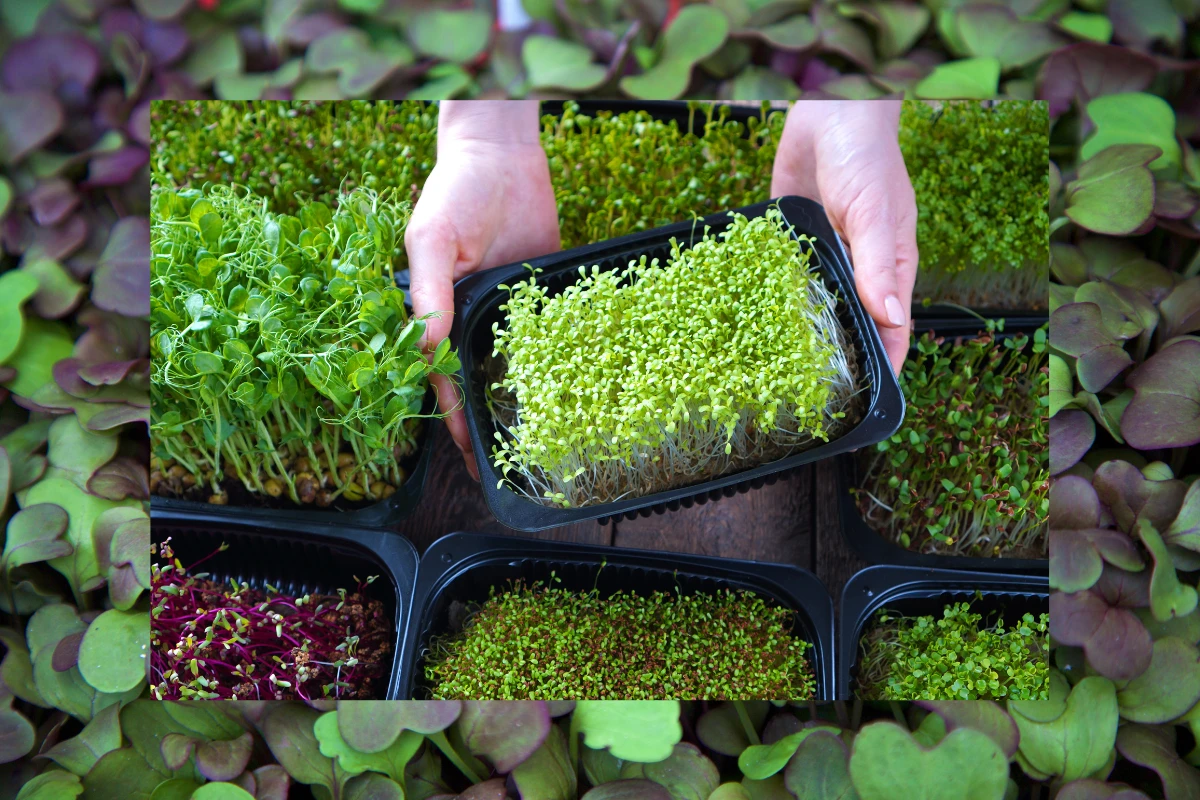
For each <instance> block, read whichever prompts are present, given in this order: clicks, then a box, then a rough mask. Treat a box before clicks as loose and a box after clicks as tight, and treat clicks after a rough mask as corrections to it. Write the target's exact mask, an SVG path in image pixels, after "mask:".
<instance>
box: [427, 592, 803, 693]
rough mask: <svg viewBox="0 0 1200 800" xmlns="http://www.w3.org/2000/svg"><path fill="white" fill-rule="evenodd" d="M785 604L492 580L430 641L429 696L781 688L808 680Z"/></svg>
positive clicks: (739, 595)
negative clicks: (484, 596) (472, 606)
mask: <svg viewBox="0 0 1200 800" xmlns="http://www.w3.org/2000/svg"><path fill="white" fill-rule="evenodd" d="M793 618H794V614H793V612H791V611H789V610H787V609H785V608H780V607H774V606H771V605H769V604H768V603H767V602H766V601H764V600H763V599H762V598H760V597H758V596H757V595H754V594H752V593H750V592H733V591H729V590H725V591H724V592H718V593H714V594H695V595H682V594H675V595H673V594H670V593H666V592H654V593H652V594H649V595H642V594H638V593H636V592H618V593H616V594H614V595H611V596H608V597H603V596H601V595H600V593H599V592H597V591H595V590H593V591H590V592H572V591H568V590H565V589H558V588H554V587H553V586H546V585H544V584H541V583H537V584H534V585H532V586H526V585H524V584H521V583H517V584H515V585H513V586H511V587H510V588H508V589H504V590H500V591H497V589H496V588H495V587H493V588H492V591H491V598H490V599H489V600H488V601H486V602H485V603H483V604H482V605H481V606H480V607H479V608H478V609H477V610H475V611H474V612H473V613H472V615H471V617H470V619H469V620H468V621H467V623H466V625H465V627H464V629H463V630H462V631H461V632H459V633H456V634H452V635H449V636H446V637H442V638H440V639H438V640H436V641H434V642H433V643H432V645H431V652H430V653H429V655H428V656H427V657H426V662H425V678H426V680H427V681H428V685H429V692H430V694H432V696H433V697H435V698H451V699H453V698H468V697H489V698H496V699H504V700H514V699H515V700H522V699H527V698H564V697H566V698H595V699H620V700H637V699H658V698H672V697H682V698H685V699H692V698H714V699H717V698H722V699H723V698H730V699H742V698H756V697H787V698H794V699H796V700H806V699H808V698H811V697H812V696H813V693H814V691H815V688H816V682H815V679H814V676H813V673H812V667H811V666H810V665H809V663H808V660H807V659H806V658H805V656H804V654H805V652H806V651H807V650H808V649H809V648H810V647H811V645H810V644H809V643H808V642H806V641H804V640H803V639H801V638H798V637H796V636H795V635H793V632H792V624H793Z"/></svg>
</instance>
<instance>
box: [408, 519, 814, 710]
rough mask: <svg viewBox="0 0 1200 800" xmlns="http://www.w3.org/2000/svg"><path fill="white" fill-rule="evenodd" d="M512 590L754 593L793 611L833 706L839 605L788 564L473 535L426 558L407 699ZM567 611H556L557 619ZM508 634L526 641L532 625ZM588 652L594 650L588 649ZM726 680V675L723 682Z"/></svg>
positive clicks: (412, 630) (529, 646)
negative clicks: (445, 648)
mask: <svg viewBox="0 0 1200 800" xmlns="http://www.w3.org/2000/svg"><path fill="white" fill-rule="evenodd" d="M514 582H520V584H521V585H523V586H525V587H532V586H533V585H534V584H536V583H539V582H541V583H542V584H543V585H544V586H545V587H547V588H552V589H565V590H567V591H570V592H572V593H580V594H582V593H587V592H592V591H593V590H594V591H595V592H596V593H597V595H598V597H599V599H600V600H601V602H603V601H604V600H607V599H609V598H611V597H612V596H613V595H614V594H616V593H625V594H628V593H630V592H633V593H636V594H637V595H639V596H641V597H643V598H646V597H648V596H649V595H650V594H651V593H654V592H662V593H664V594H667V595H676V596H695V595H705V594H706V595H714V594H716V593H718V592H724V591H726V590H728V591H731V592H734V593H737V592H748V593H750V594H753V595H755V596H756V597H757V598H760V599H761V600H762V601H763V602H764V603H765V607H766V608H773V609H785V610H787V611H790V612H793V616H792V627H791V629H790V630H788V631H786V633H788V634H790V635H792V636H794V637H795V638H799V639H801V640H802V641H804V642H806V643H808V645H809V646H808V647H807V648H806V649H805V651H804V658H805V659H806V660H807V661H808V664H809V665H810V666H811V671H812V675H811V678H812V679H813V680H814V681H815V690H814V691H815V697H814V699H817V700H828V699H832V698H833V690H834V662H833V601H832V598H831V597H830V595H829V591H828V590H827V589H826V588H825V585H824V584H822V583H821V581H820V580H819V579H818V578H817V577H816V576H815V575H813V574H812V573H811V572H808V571H807V570H803V569H800V568H799V567H795V566H791V565H787V564H766V563H759V562H753V561H740V560H737V559H729V558H711V557H707V556H699V555H687V554H680V553H662V552H656V551H652V550H637V549H631V548H622V547H607V546H594V545H581V544H571V543H564V542H553V541H543V540H537V539H525V538H520V537H511V536H497V535H491V534H476V533H452V534H450V535H448V536H443V537H442V538H441V539H439V540H438V541H436V542H434V543H433V545H431V546H430V548H429V549H428V550H426V551H425V554H424V555H423V556H422V558H421V568H420V570H419V574H418V577H417V595H418V597H420V598H421V603H420V606H419V607H414V608H413V613H412V616H411V618H410V620H409V634H408V654H409V655H408V658H407V660H406V663H405V673H404V676H403V685H404V687H405V689H406V690H407V691H408V692H409V695H408V696H411V697H413V698H417V699H421V698H423V697H429V696H430V692H431V684H430V682H429V680H427V676H426V666H427V665H428V663H429V659H428V657H429V655H430V653H431V651H432V650H433V649H435V648H437V647H439V642H444V640H445V639H446V638H447V637H451V636H453V635H455V634H458V633H461V632H462V630H463V629H464V627H466V626H467V624H468V622H469V621H470V620H472V616H473V614H474V613H475V612H477V611H479V609H480V607H481V606H482V604H484V603H485V602H486V601H487V600H488V599H489V597H491V596H492V593H493V592H494V593H495V594H496V596H499V595H501V594H503V593H504V592H505V591H506V590H509V589H512V588H513V587H514V585H515V584H514ZM561 604H562V601H561V600H559V601H556V602H555V603H554V606H555V607H556V608H559V607H560V606H561ZM563 613H565V612H561V611H559V612H558V615H559V616H562V615H563ZM576 623H579V624H582V621H581V620H577V619H564V620H560V623H558V624H561V626H562V630H561V632H560V633H554V634H552V635H551V637H550V638H548V639H547V640H546V641H544V642H543V643H542V644H543V645H544V646H545V647H547V648H548V649H549V650H550V651H559V650H561V649H562V648H563V647H564V646H565V645H566V643H568V642H570V639H571V637H570V633H571V632H572V631H573V630H574V629H575V627H576ZM720 630H721V626H720V624H718V623H714V624H713V631H715V632H718V635H720V634H719V631H720ZM511 633H512V634H515V635H517V636H519V637H521V636H528V635H529V627H524V626H522V627H521V629H520V630H513V631H511ZM686 633H687V634H688V635H689V637H691V636H694V635H698V634H702V633H704V631H703V630H701V629H700V628H694V629H690V630H688V631H686ZM696 641H699V640H696ZM536 644H537V643H536V642H523V643H521V644H520V650H521V653H520V657H521V658H524V657H525V656H526V655H529V654H532V653H533V652H534V648H535V647H536ZM582 644H583V646H584V647H585V649H586V648H587V647H588V645H587V643H586V642H583V643H582ZM688 646H689V647H690V646H692V645H688ZM726 646H728V643H726ZM605 652H609V650H607V649H606V650H605ZM751 655H752V654H751ZM741 658H742V657H741V656H738V657H735V658H733V660H734V661H735V662H737V667H742V666H745V663H748V659H747V662H745V663H744V662H742V661H741ZM725 660H726V661H728V660H729V658H726V659H725ZM719 663H722V664H725V661H720V662H719ZM614 666H615V672H616V674H618V675H620V676H627V675H628V674H630V670H634V669H635V668H636V667H637V666H638V665H634V664H629V665H627V666H626V665H625V664H623V663H620V664H616V665H614ZM641 666H643V667H649V666H652V665H650V664H649V663H647V664H642V665H641ZM723 670H727V671H728V672H729V674H732V672H734V671H736V668H735V667H733V666H730V665H729V664H725V666H724V667H723ZM725 675H726V672H725V671H722V673H721V676H719V677H722V678H723V677H725ZM538 699H564V698H538ZM567 699H573V698H567ZM609 699H619V698H617V697H615V696H614V697H611V698H609ZM712 699H716V698H715V697H714V698H712Z"/></svg>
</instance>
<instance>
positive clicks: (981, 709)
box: [810, 700, 1020, 758]
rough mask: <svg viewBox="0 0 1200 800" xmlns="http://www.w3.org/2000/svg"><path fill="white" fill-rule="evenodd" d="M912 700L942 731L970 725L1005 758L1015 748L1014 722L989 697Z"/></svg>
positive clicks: (1015, 724)
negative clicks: (936, 718) (939, 721)
mask: <svg viewBox="0 0 1200 800" xmlns="http://www.w3.org/2000/svg"><path fill="white" fill-rule="evenodd" d="M916 704H917V705H918V706H921V707H922V708H925V709H928V710H929V711H932V712H933V713H935V714H937V715H938V716H939V717H941V718H942V720H943V721H945V723H946V733H949V732H950V731H952V730H955V729H957V728H971V729H973V730H977V731H979V732H980V733H985V734H987V735H988V737H989V738H990V739H991V740H992V741H993V742H995V743H996V744H997V745H999V747H1000V749H1001V750H1003V751H1004V754H1005V755H1006V756H1008V757H1009V758H1012V757H1013V755H1014V754H1015V753H1016V752H1017V744H1018V741H1019V740H1020V733H1019V731H1018V730H1017V723H1016V722H1014V721H1013V718H1012V717H1010V716H1009V715H1008V714H1006V713H1005V712H1004V709H1002V708H1001V707H1000V706H998V705H997V704H995V703H993V702H991V701H990V700H975V701H970V700H968V701H959V700H949V701H947V700H918V701H916ZM810 738H811V737H810Z"/></svg>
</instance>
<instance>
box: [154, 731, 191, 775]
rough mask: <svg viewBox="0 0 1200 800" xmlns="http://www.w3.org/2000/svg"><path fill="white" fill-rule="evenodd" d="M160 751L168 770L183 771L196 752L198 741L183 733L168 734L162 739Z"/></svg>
mask: <svg viewBox="0 0 1200 800" xmlns="http://www.w3.org/2000/svg"><path fill="white" fill-rule="evenodd" d="M158 749H159V753H160V754H161V755H162V760H163V761H164V762H166V765H167V768H168V769H172V770H176V769H181V768H182V767H183V765H184V764H186V763H187V762H188V759H189V758H191V757H192V753H194V752H196V740H195V739H193V738H192V737H190V736H185V735H184V734H182V733H168V734H166V735H165V736H163V737H162V740H161V742H160V743H159V746H158Z"/></svg>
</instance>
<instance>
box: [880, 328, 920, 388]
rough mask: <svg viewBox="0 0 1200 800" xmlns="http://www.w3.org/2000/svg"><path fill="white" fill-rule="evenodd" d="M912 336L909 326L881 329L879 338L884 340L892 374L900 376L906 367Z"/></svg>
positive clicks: (884, 347)
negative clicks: (905, 361)
mask: <svg viewBox="0 0 1200 800" xmlns="http://www.w3.org/2000/svg"><path fill="white" fill-rule="evenodd" d="M911 336H912V334H911V332H910V331H909V328H908V327H907V326H905V327H903V328H880V330H879V338H881V339H882V340H883V349H884V350H885V351H887V355H888V361H889V362H890V363H891V365H892V372H894V373H896V375H897V376H899V375H900V370H901V369H902V368H903V367H904V359H905V358H907V357H908V347H909V343H910V337H911Z"/></svg>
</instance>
